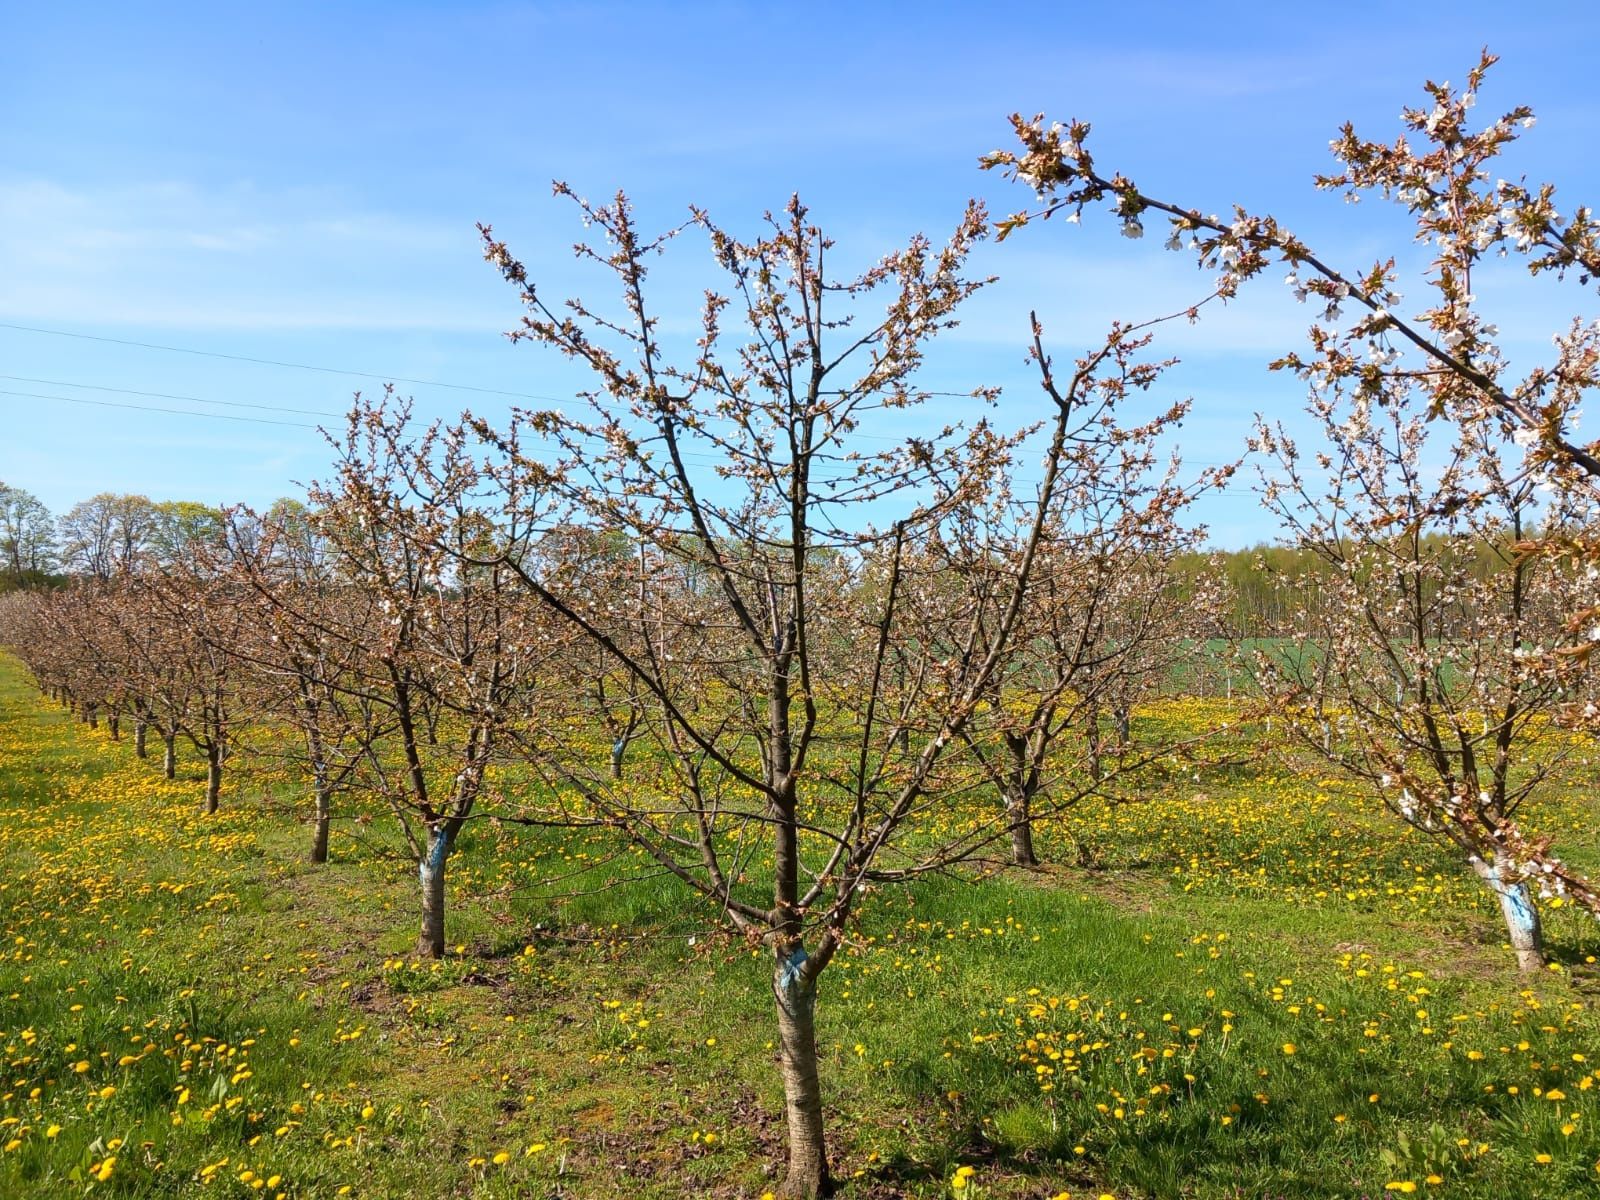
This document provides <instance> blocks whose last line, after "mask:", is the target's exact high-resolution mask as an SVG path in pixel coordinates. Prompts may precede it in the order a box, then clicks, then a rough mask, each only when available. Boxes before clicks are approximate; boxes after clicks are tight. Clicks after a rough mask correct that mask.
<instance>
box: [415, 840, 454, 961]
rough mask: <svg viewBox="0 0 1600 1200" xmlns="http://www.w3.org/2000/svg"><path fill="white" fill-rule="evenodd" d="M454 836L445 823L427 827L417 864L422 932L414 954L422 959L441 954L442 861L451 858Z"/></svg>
mask: <svg viewBox="0 0 1600 1200" xmlns="http://www.w3.org/2000/svg"><path fill="white" fill-rule="evenodd" d="M453 836H454V834H453V833H452V831H451V829H450V827H449V825H448V823H446V822H440V823H439V824H438V825H433V826H429V828H428V846H427V851H426V852H425V853H424V854H423V856H422V861H421V862H420V863H418V864H417V875H418V877H419V878H420V879H421V881H422V932H421V934H419V935H418V937H417V953H418V954H419V955H420V956H422V957H423V958H443V957H444V864H445V860H446V859H447V858H449V857H450V842H451V840H452V838H453Z"/></svg>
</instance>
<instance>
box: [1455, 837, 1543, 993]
mask: <svg viewBox="0 0 1600 1200" xmlns="http://www.w3.org/2000/svg"><path fill="white" fill-rule="evenodd" d="M1472 869H1473V870H1474V871H1476V872H1477V874H1478V878H1480V879H1482V880H1483V882H1484V883H1485V884H1487V885H1488V888H1489V890H1490V891H1491V892H1493V893H1494V895H1495V899H1496V900H1498V901H1499V902H1500V915H1501V917H1502V918H1504V920H1505V923H1506V934H1507V936H1508V938H1509V939H1510V942H1511V949H1512V951H1513V953H1515V954H1516V956H1517V966H1518V968H1519V969H1521V970H1523V971H1542V970H1543V969H1544V965H1545V964H1544V930H1543V928H1542V927H1541V925H1540V922H1539V910H1538V909H1537V908H1535V907H1534V905H1533V896H1532V894H1531V893H1530V892H1529V890H1528V885H1527V884H1526V883H1524V882H1522V881H1520V880H1519V881H1518V882H1516V883H1506V882H1504V881H1503V880H1502V879H1501V878H1500V870H1499V867H1498V866H1495V865H1491V864H1489V863H1486V862H1484V861H1483V860H1482V859H1475V860H1474V861H1473V864H1472Z"/></svg>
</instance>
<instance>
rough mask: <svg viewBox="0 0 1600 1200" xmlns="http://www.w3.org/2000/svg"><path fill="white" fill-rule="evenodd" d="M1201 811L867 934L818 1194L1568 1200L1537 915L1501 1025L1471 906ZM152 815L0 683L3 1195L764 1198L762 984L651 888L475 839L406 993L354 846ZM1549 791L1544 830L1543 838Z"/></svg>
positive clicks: (1571, 923)
mask: <svg viewBox="0 0 1600 1200" xmlns="http://www.w3.org/2000/svg"><path fill="white" fill-rule="evenodd" d="M1150 719H1156V718H1150ZM1160 719H1164V720H1185V719H1196V720H1197V719H1199V717H1198V716H1196V715H1194V714H1190V715H1189V716H1185V715H1184V713H1183V711H1181V709H1180V710H1179V711H1176V712H1174V713H1168V714H1166V715H1165V716H1163V717H1161V718H1160ZM1258 757H1260V756H1258ZM1200 775H1201V777H1200V778H1199V779H1195V778H1193V772H1182V771H1173V772H1171V773H1169V775H1167V776H1166V777H1163V778H1162V779H1161V780H1160V781H1158V782H1152V783H1151V784H1150V786H1149V787H1148V789H1147V790H1145V791H1143V792H1142V793H1141V795H1140V797H1139V799H1138V801H1137V802H1136V803H1131V804H1124V805H1118V806H1114V807H1084V808H1083V809H1081V810H1079V811H1075V812H1074V813H1072V814H1071V815H1070V818H1069V819H1070V821H1071V823H1072V832H1073V833H1074V835H1075V836H1076V837H1078V838H1080V839H1082V840H1083V842H1084V843H1085V844H1086V845H1087V846H1089V847H1090V848H1091V849H1092V851H1093V854H1092V858H1093V860H1094V861H1095V862H1096V863H1097V864H1098V866H1097V868H1096V869H1094V870H1090V871H1083V870H1076V869H1072V870H1069V869H1065V868H1058V867H1052V868H1050V869H1047V870H1045V871H1041V872H1033V873H1025V874H1017V875H1014V876H1008V877H1002V878H992V879H988V880H985V881H983V882H981V883H973V882H969V881H962V880H957V879H939V880H932V881H929V882H927V883H925V884H923V885H920V886H917V887H914V888H907V889H900V890H891V891H886V892H884V893H882V894H880V895H878V896H876V897H874V898H873V901H872V903H870V904H869V905H868V906H867V908H866V910H865V911H864V913H863V919H862V921H861V924H860V926H859V928H857V929H855V930H854V931H853V940H852V942H851V944H850V946H849V947H848V949H847V950H846V951H845V952H843V953H842V954H841V956H840V957H839V959H837V960H836V964H835V966H834V967H833V968H831V969H830V970H829V971H828V973H827V974H826V975H825V976H824V978H823V982H822V990H821V996H822V999H821V1002H820V1004H819V1010H818V1020H819V1030H820V1033H819V1036H820V1041H821V1054H822V1059H823V1075H824V1087H825V1093H826V1099H827V1106H828V1120H829V1130H830V1144H831V1149H832V1156H833V1160H834V1164H835V1170H836V1173H837V1174H838V1175H840V1176H841V1177H842V1178H843V1179H844V1180H845V1182H846V1191H845V1194H846V1195H848V1196H856V1197H888V1196H919V1197H933V1196H950V1195H954V1194H957V1192H956V1191H955V1190H953V1189H952V1187H951V1181H952V1179H953V1177H954V1176H955V1173H956V1171H957V1168H958V1167H962V1166H967V1167H971V1168H972V1169H973V1173H972V1174H971V1176H970V1177H968V1178H966V1179H965V1180H964V1184H965V1186H964V1187H962V1188H961V1189H959V1192H960V1193H961V1194H965V1195H968V1196H979V1197H985V1198H989V1197H994V1198H999V1197H1030V1198H1037V1197H1046V1196H1054V1195H1056V1194H1058V1193H1059V1192H1061V1191H1067V1192H1069V1193H1070V1194H1071V1195H1073V1196H1075V1197H1076V1196H1079V1195H1089V1196H1091V1197H1095V1196H1099V1195H1100V1194H1102V1193H1111V1194H1112V1195H1114V1196H1116V1197H1118V1200H1131V1198H1133V1197H1169V1196H1170V1197H1179V1196H1182V1197H1197V1198H1198V1197H1208V1198H1216V1200H1223V1198H1228V1200H1242V1198H1244V1197H1250V1198H1254V1197H1267V1196H1272V1197H1278V1196H1282V1197H1322V1196H1326V1197H1341V1198H1344V1197H1354V1196H1360V1195H1367V1196H1379V1195H1385V1194H1391V1195H1392V1194H1397V1191H1396V1190H1395V1189H1390V1190H1389V1191H1388V1192H1386V1190H1385V1189H1386V1186H1387V1185H1389V1184H1400V1183H1411V1184H1413V1185H1414V1186H1415V1189H1416V1194H1419V1195H1439V1196H1452V1197H1456V1196H1459V1197H1481V1198H1484V1200H1488V1198H1490V1197H1494V1198H1496V1200H1498V1198H1502V1197H1519V1196H1528V1197H1538V1196H1554V1195H1570V1194H1580V1193H1582V1192H1584V1191H1585V1190H1589V1189H1592V1188H1593V1187H1594V1185H1595V1182H1596V1181H1597V1180H1600V1174H1597V1173H1596V1166H1595V1165H1596V1162H1597V1160H1600V1128H1597V1127H1596V1123H1597V1122H1600V1113H1597V1112H1596V1106H1595V1104H1594V1103H1593V1097H1594V1095H1595V1094H1596V1091H1600V1089H1596V1088H1595V1087H1594V1084H1595V1082H1596V1080H1595V1077H1594V1075H1592V1074H1591V1073H1590V1072H1591V1070H1592V1069H1593V1067H1595V1066H1600V1036H1597V1035H1600V1020H1597V1018H1596V1016H1595V1014H1594V1013H1593V1011H1592V1009H1591V1004H1590V1000H1589V996H1590V990H1591V988H1592V987H1593V985H1594V980H1593V976H1592V974H1591V972H1592V970H1593V968H1592V966H1591V964H1590V963H1589V962H1588V961H1586V960H1588V959H1590V958H1591V957H1592V954H1593V952H1594V950H1595V939H1594V936H1593V933H1592V932H1591V931H1590V929H1589V927H1588V925H1587V924H1585V923H1582V922H1580V921H1579V920H1578V919H1577V918H1574V917H1571V916H1569V915H1568V914H1567V913H1565V912H1553V913H1550V914H1548V916H1549V917H1550V926H1551V933H1552V936H1553V940H1554V943H1555V944H1554V947H1553V949H1554V950H1555V952H1556V958H1557V962H1558V966H1559V967H1560V969H1559V970H1556V971H1552V972H1550V973H1549V974H1548V976H1547V977H1542V978H1539V979H1536V980H1534V981H1533V982H1532V984H1529V983H1527V982H1525V981H1524V980H1522V979H1521V978H1519V977H1518V976H1516V975H1515V973H1514V972H1512V971H1511V970H1510V964H1509V962H1508V959H1507V956H1506V955H1505V954H1504V952H1503V951H1502V949H1501V947H1500V937H1499V934H1498V931H1497V930H1496V928H1495V926H1494V923H1493V920H1492V916H1493V914H1492V912H1491V911H1490V909H1489V906H1488V905H1487V904H1486V903H1484V902H1483V900H1482V897H1480V896H1479V895H1478V894H1477V889H1476V888H1475V886H1474V885H1473V883H1472V881H1471V880H1470V878H1468V877H1467V876H1466V875H1465V874H1464V873H1463V872H1461V871H1460V870H1457V869H1456V868H1455V867H1454V866H1453V865H1452V864H1451V863H1450V861H1449V859H1448V858H1447V857H1446V856H1445V855H1443V853H1442V852H1440V851H1438V850H1437V849H1436V848H1434V847H1432V846H1431V845H1429V844H1427V843H1425V842H1423V841H1422V840H1420V839H1417V838H1415V837H1411V836H1402V835H1400V834H1399V833H1398V831H1397V830H1396V829H1395V828H1394V827H1392V826H1391V825H1390V824H1389V823H1388V822H1387V821H1386V820H1385V819H1383V818H1381V817H1379V816H1376V815H1374V814H1372V813H1371V812H1369V811H1367V810H1366V809H1365V808H1364V806H1363V805H1362V804H1361V803H1360V801H1359V798H1357V797H1354V796H1352V795H1350V794H1348V793H1346V792H1344V791H1343V790H1341V789H1340V788H1339V787H1338V786H1336V785H1332V784H1330V783H1329V782H1328V781H1323V780H1319V779H1317V778H1316V776H1315V774H1314V773H1308V774H1301V773H1298V772H1297V771H1295V770H1291V769H1289V768H1287V767H1284V766H1282V765H1274V764H1273V763H1271V762H1269V761H1267V760H1266V759H1265V758H1264V757H1262V759H1261V761H1260V762H1259V763H1253V764H1252V765H1249V766H1247V767H1239V766H1233V767H1228V768H1219V769H1216V770H1213V771H1210V772H1209V773H1208V772H1207V771H1206V770H1205V769H1204V768H1202V769H1200ZM158 776H159V772H158V771H156V770H155V769H154V768H153V767H152V766H151V765H149V764H144V763H140V762H138V761H137V760H136V759H134V758H133V756H132V752H131V748H130V747H128V746H127V745H125V744H124V745H113V744H111V743H110V742H109V741H107V740H106V738H105V736H104V734H103V732H102V733H92V732H90V731H88V730H86V729H84V728H82V727H80V726H75V725H73V724H71V723H70V722H69V721H68V720H67V718H66V717H65V716H64V715H63V714H62V713H60V712H59V711H56V710H54V709H50V708H47V707H46V706H44V705H42V704H41V703H40V701H39V700H38V698H37V696H36V695H35V694H34V693H33V691H32V690H31V689H30V688H29V686H28V685H27V684H26V682H25V680H24V679H23V677H22V675H21V673H20V672H19V671H18V670H17V669H16V668H15V666H14V664H11V663H10V662H9V661H5V660H0V934H3V935H4V938H5V941H4V945H3V946H0V1047H3V1048H4V1051H5V1056H6V1057H5V1077H4V1080H3V1081H0V1097H3V1098H0V1119H3V1120H5V1121H6V1122H7V1124H5V1125H4V1127H0V1147H6V1148H4V1149H0V1196H4V1197H7V1198H10V1197H19V1198H21V1197H34V1196H38V1197H55V1196H71V1195H87V1194H91V1193H103V1194H106V1195H115V1196H151V1197H154V1196H174V1195H197V1196H200V1195H214V1196H235V1195H237V1196H245V1195H264V1196H274V1195H278V1194H282V1195H284V1196H286V1197H332V1196H338V1195H349V1196H364V1197H384V1196H397V1197H398V1196H473V1197H512V1196H519V1197H526V1196H534V1197H556V1196H560V1197H609V1196H616V1195H630V1196H640V1197H682V1196H699V1195H704V1196H718V1197H724V1196H726V1197H733V1196H752V1197H753V1196H759V1195H760V1194H761V1193H762V1192H763V1191H764V1190H766V1189H767V1188H768V1187H770V1186H771V1174H770V1172H771V1171H772V1170H773V1169H774V1167H775V1165H776V1164H777V1163H778V1161H779V1159H780V1156H781V1145H782V1128H781V1112H782V1107H781V1096H780V1093H779V1088H778V1084H777V1080H776V1075H775V1072H774V1069H773V1065H772V1057H773V1052H772V1042H773V1039H774V1036H775V1030H774V1027H773V1021H772V1015H771V999H770V992H769V986H768V981H767V964H766V961H765V959H764V958H763V957H762V955H761V954H760V953H759V952H756V951H753V950H752V949H751V948H749V947H748V946H745V945H744V944H742V943H739V942H735V941H730V940H728V939H725V938H723V937H720V936H717V935H714V934H709V933H708V931H707V930H708V927H707V924H706V922H705V920H704V917H705V914H703V913H701V912H699V911H697V910H696V909H695V908H694V906H693V904H692V903H691V902H690V901H689V900H688V899H687V898H686V896H685V894H684V893H683V892H682V891H681V889H680V888H679V887H678V885H676V884H675V883H674V882H673V881H671V880H668V879H663V878H661V877H659V876H645V877H641V878H633V876H634V875H635V874H642V872H639V871H638V870H637V867H638V864H637V863H636V861H635V860H633V859H631V858H630V857H628V856H626V855H624V856H621V857H617V856H616V855H615V854H614V851H615V847H613V846H610V845H608V844H607V843H606V842H605V840H604V838H603V836H601V835H598V834H583V835H578V834H572V835H557V834H554V833H550V832H542V833H534V832H529V831H526V830H520V829H517V828H513V827H510V826H505V827H499V828H496V827H494V826H491V825H489V824H477V825H474V826H473V828H472V830H471V831H470V833H469V835H468V836H467V838H466V839H465V840H464V841H463V843H462V848H461V853H460V855H459V856H458V857H457V858H456V859H455V860H453V861H452V895H451V904H452V910H451V918H450V938H451V941H452V943H453V944H454V945H455V946H456V947H458V949H457V950H456V951H455V952H454V953H452V954H451V955H450V956H449V957H448V958H447V959H446V960H444V961H443V962H441V963H438V964H432V963H425V962H420V961H418V960H416V959H415V958H414V957H412V953H411V951H412V945H413V942H414V938H415V906H416V899H415V895H414V892H415V885H414V876H413V874H412V872H411V868H410V866H409V864H408V863H406V862H403V861H400V860H398V859H397V858H396V857H394V856H392V855H390V854H387V853H385V846H386V845H387V844H388V843H387V841H386V839H387V838H388V837H389V834H388V832H387V831H386V829H385V826H384V824H383V821H382V818H381V816H377V817H376V818H375V819H374V820H372V821H371V823H365V822H362V823H357V822H353V821H345V822H342V823H341V825H340V826H339V831H340V832H339V834H338V835H337V836H336V838H335V844H334V845H335V854H334V861H333V862H331V863H329V864H327V865H325V866H321V867H313V866H311V865H310V864H308V863H306V862H305V861H304V857H303V856H304V852H305V845H306V842H307V838H308V835H307V831H306V829H305V828H304V827H303V826H301V825H299V824H298V823H297V822H296V820H295V814H294V805H293V803H292V800H293V797H294V792H295V789H294V788H293V787H292V785H291V784H290V783H289V782H288V781H285V780H282V779H277V778H274V777H272V776H271V775H270V774H269V773H266V772H265V771H262V772H260V773H258V774H256V775H254V776H250V775H245V776H242V777H236V778H234V779H232V780H230V783H229V788H228V791H227V792H226V793H225V796H224V811H223V812H222V813H220V814H218V815H217V816H216V817H213V818H205V817H203V816H202V815H201V814H200V811H199V809H200V798H201V795H202V791H203V784H202V782H201V780H200V779H199V778H198V775H191V776H189V777H185V778H180V779H179V780H177V781H175V782H174V783H172V784H168V783H165V782H164V781H162V780H160V779H159V777H158ZM1568 782H1569V784H1570V791H1568V792H1564V793H1562V794H1560V795H1558V796H1556V797H1554V798H1552V800H1551V802H1550V804H1549V806H1548V808H1547V810H1545V811H1541V812H1540V813H1539V814H1537V815H1538V816H1539V817H1541V818H1543V819H1544V820H1545V821H1546V823H1547V825H1548V826H1549V827H1551V828H1555V829H1558V830H1559V831H1560V832H1562V833H1563V835H1564V836H1566V837H1568V838H1572V837H1575V836H1579V835H1578V834H1577V833H1575V832H1574V831H1573V827H1574V826H1576V827H1578V829H1579V830H1586V829H1587V828H1588V826H1587V824H1586V822H1585V813H1584V811H1583V809H1582V796H1583V795H1584V794H1585V791H1586V788H1587V785H1588V781H1587V780H1582V779H1573V780H1569V781H1568ZM346 815H347V816H349V815H352V814H346ZM362 815H363V816H371V815H372V814H362ZM1041 846H1042V848H1043V849H1044V850H1045V851H1046V853H1047V854H1048V855H1049V856H1051V857H1052V858H1054V859H1056V860H1065V859H1067V858H1068V857H1069V855H1068V854H1067V847H1068V842H1067V839H1066V837H1065V832H1064V831H1063V830H1062V829H1060V828H1053V829H1052V828H1049V827H1047V828H1046V829H1045V830H1043V831H1042V836H1041ZM1335 849H1336V850H1338V851H1339V853H1338V854H1333V853H1332V851H1333V850H1335ZM1595 849H1596V847H1595V839H1594V838H1593V836H1592V834H1590V835H1589V836H1588V839H1587V840H1586V841H1585V842H1584V843H1583V845H1582V846H1580V847H1579V848H1578V852H1579V853H1587V854H1593V853H1594V852H1595ZM582 855H589V856H590V857H589V858H587V859H586V858H583V857H581V856H582ZM585 867H587V870H586V871H581V869H582V868H585ZM575 870H579V871H580V872H581V873H579V874H573V873H572V872H573V871H575ZM558 874H559V875H564V876H567V878H565V880H564V881H563V883H562V884H560V885H559V887H548V886H545V885H543V884H542V883H541V881H542V880H544V879H547V878H550V877H553V876H555V875H558ZM606 882H611V883H614V884H615V886H610V887H604V888H601V887H598V886H596V885H599V884H601V883H606ZM580 885H583V886H580ZM575 890H582V891H585V892H587V893H588V894H584V895H579V896H573V895H570V894H567V895H563V894H561V893H571V892H572V891H575ZM1291 1047H1292V1050H1291V1049H1290V1048H1291ZM1575 1056H1581V1060H1580V1059H1578V1058H1575ZM125 1058H126V1059H127V1060H128V1061H127V1062H124V1061H123V1060H124V1059H125ZM80 1063H81V1064H84V1066H83V1069H82V1071H81V1072H80V1071H79V1070H78V1069H77V1065H78V1064H80ZM1552 1088H1554V1089H1556V1091H1557V1092H1559V1093H1561V1094H1562V1096H1563V1098H1562V1099H1559V1100H1551V1099H1549V1094H1550V1091H1551V1089H1552ZM106 1089H113V1090H111V1091H109V1092H106ZM1513 1089H1515V1090H1513ZM102 1093H105V1094H104V1095H102ZM1373 1097H1376V1099H1373ZM57 1126H59V1129H58V1131H57V1132H56V1133H55V1134H54V1136H50V1133H49V1131H50V1130H51V1129H53V1128H55V1127H57ZM1564 1128H1565V1129H1566V1130H1567V1131H1565V1132H1564ZM708 1135H709V1136H708ZM12 1143H15V1145H14V1146H13V1145H12ZM113 1143H116V1145H115V1148H113ZM501 1154H503V1155H505V1156H506V1158H505V1161H504V1162H503V1163H501V1162H496V1157H497V1156H498V1155H501ZM1541 1155H1548V1156H1549V1161H1548V1162H1540V1161H1538V1159H1539V1156H1541ZM113 1157H114V1159H115V1161H114V1162H113V1163H112V1165H111V1167H110V1169H109V1170H107V1169H106V1168H105V1166H104V1164H105V1163H106V1162H107V1161H108V1159H111V1158H113ZM100 1173H104V1174H105V1176H106V1178H105V1179H104V1180H103V1181H102V1180H100V1179H99V1178H97V1175H98V1174H100ZM1430 1177H1437V1178H1438V1179H1439V1180H1441V1182H1438V1183H1429V1182H1427V1180H1428V1179H1429V1178H1430ZM268 1181H271V1182H270V1185H269V1182H268ZM258 1183H260V1184H261V1186H259V1187H258V1186H256V1185H257V1184H258ZM346 1188H348V1189H349V1190H348V1191H344V1190H343V1189H346ZM1398 1194H1403V1193H1398Z"/></svg>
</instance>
